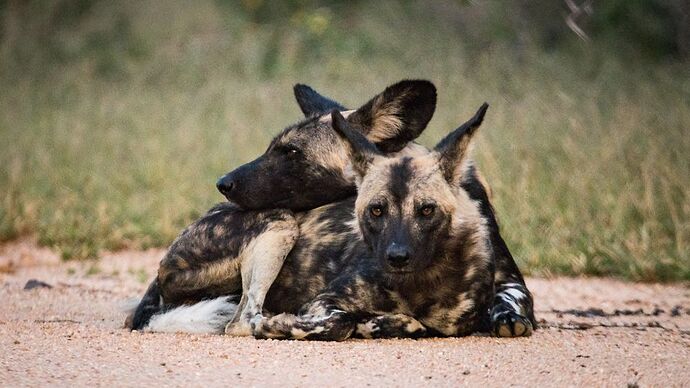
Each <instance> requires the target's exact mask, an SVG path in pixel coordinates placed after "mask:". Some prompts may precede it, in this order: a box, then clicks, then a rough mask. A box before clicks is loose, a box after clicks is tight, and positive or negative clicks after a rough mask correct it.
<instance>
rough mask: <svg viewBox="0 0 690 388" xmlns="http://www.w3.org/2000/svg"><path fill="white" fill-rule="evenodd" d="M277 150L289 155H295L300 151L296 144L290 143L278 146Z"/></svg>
mask: <svg viewBox="0 0 690 388" xmlns="http://www.w3.org/2000/svg"><path fill="white" fill-rule="evenodd" d="M277 149H278V151H280V152H281V153H283V154H286V155H290V156H296V155H299V154H301V153H302V150H300V149H299V148H297V147H296V146H294V145H292V144H286V145H283V146H280V147H277Z"/></svg>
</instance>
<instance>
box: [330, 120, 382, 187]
mask: <svg viewBox="0 0 690 388" xmlns="http://www.w3.org/2000/svg"><path fill="white" fill-rule="evenodd" d="M331 122H332V123H333V129H334V130H335V132H336V133H337V134H338V136H340V138H341V139H343V140H344V142H345V144H346V145H347V149H348V154H349V156H350V161H351V163H352V169H353V170H354V171H355V173H356V174H357V176H358V177H359V178H360V179H361V178H363V177H364V175H366V173H367V170H368V169H369V166H370V165H371V163H372V162H373V160H374V158H375V157H376V156H379V155H381V152H380V151H379V150H378V148H376V146H375V145H374V143H372V142H370V141H369V140H368V139H367V138H366V137H364V135H363V134H361V133H360V132H359V131H358V130H356V129H353V128H352V127H351V126H350V124H349V123H348V122H347V120H345V118H344V117H343V115H342V114H340V112H338V111H337V110H334V111H333V112H331Z"/></svg>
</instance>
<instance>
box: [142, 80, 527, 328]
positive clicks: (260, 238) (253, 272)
mask: <svg viewBox="0 0 690 388" xmlns="http://www.w3.org/2000/svg"><path fill="white" fill-rule="evenodd" d="M295 96H296V98H297V101H298V103H299V105H300V108H301V109H302V111H303V112H304V113H305V115H306V116H307V117H308V119H307V120H306V121H304V122H302V123H300V124H298V125H296V126H293V127H290V128H288V129H286V130H285V131H283V132H282V133H281V134H279V135H278V136H277V137H276V138H275V139H274V141H273V142H272V143H271V145H270V146H269V148H268V150H267V151H266V153H265V154H264V155H262V156H261V157H259V158H258V159H256V160H255V161H253V162H251V163H248V164H246V165H244V166H242V167H240V168H238V169H236V170H234V171H233V172H231V173H229V174H227V175H226V176H225V177H224V178H223V179H221V180H220V181H219V183H218V187H219V190H220V191H221V192H223V193H224V195H225V196H226V197H227V198H228V199H229V200H230V201H232V202H234V203H237V204H239V205H241V206H242V208H244V209H261V208H270V207H278V206H283V207H287V208H289V209H292V210H304V209H310V208H314V207H316V206H319V205H323V204H326V203H329V202H334V201H337V200H339V199H345V198H348V197H350V199H349V200H346V201H343V202H340V203H334V204H332V205H330V206H325V207H323V208H318V209H315V210H312V211H307V212H302V213H297V217H296V219H295V217H293V215H292V213H291V212H289V211H285V210H263V211H257V210H254V211H248V210H242V209H240V208H238V207H237V206H235V205H232V204H221V205H219V206H218V207H216V208H214V209H212V210H211V211H210V212H209V213H208V214H207V215H206V216H204V217H202V219H200V220H199V221H197V222H196V223H195V224H193V225H192V226H190V227H189V228H188V229H187V230H185V231H184V232H183V233H182V234H181V236H180V237H179V238H178V239H177V240H176V241H175V243H173V245H172V247H171V249H170V251H169V252H168V254H167V255H166V257H165V258H164V259H163V261H162V262H161V267H160V270H159V276H158V277H157V279H156V280H155V281H154V283H152V285H151V287H150V288H149V290H148V291H147V293H146V295H145V297H144V299H143V300H142V303H141V305H140V306H139V308H138V310H137V314H136V315H135V317H134V318H135V319H134V324H133V327H134V328H137V329H140V328H143V327H144V326H146V325H147V323H148V322H149V319H150V318H151V316H152V315H153V314H156V313H160V312H162V311H164V310H166V309H168V308H169V307H174V306H177V305H180V304H190V303H193V302H196V301H198V300H202V299H209V298H214V297H216V296H219V295H228V294H238V293H240V292H241V289H242V288H243V289H244V290H245V292H243V300H242V303H241V306H240V308H239V310H242V311H244V314H241V313H239V312H238V313H236V314H235V317H234V319H233V321H235V322H237V321H240V323H242V325H240V326H241V327H240V330H239V332H240V333H245V334H246V330H247V323H248V321H249V320H250V319H251V318H252V317H254V316H255V315H256V314H259V313H260V311H261V309H260V305H261V302H262V301H263V295H265V294H266V291H267V290H268V287H271V283H272V282H273V279H274V278H275V276H276V274H277V273H278V271H280V270H281V266H282V265H283V258H284V255H285V254H287V252H288V251H290V248H292V245H291V241H294V239H295V238H296V235H297V230H296V228H295V226H296V225H298V224H299V225H301V227H299V229H300V234H299V240H298V241H297V242H296V245H295V249H294V250H293V251H292V253H291V254H290V258H293V259H290V258H289V259H288V262H287V263H293V264H294V263H299V262H301V261H306V262H309V263H311V264H310V265H311V266H312V267H313V268H317V267H318V266H319V265H321V260H322V258H324V257H330V256H332V255H342V254H343V252H344V251H346V250H347V249H350V247H349V244H351V243H352V242H351V241H350V239H352V238H354V237H353V235H352V234H351V232H352V229H351V228H349V227H347V226H346V225H344V224H343V220H345V219H350V218H351V214H352V208H353V205H354V204H353V202H354V199H353V198H352V195H353V194H354V192H355V185H354V179H353V177H351V176H350V175H351V174H349V173H348V170H350V167H349V166H348V164H349V161H348V158H347V154H346V152H345V148H343V146H342V143H341V142H340V140H338V138H337V136H335V134H334V133H333V132H332V129H330V123H329V119H330V117H329V115H326V114H325V113H327V112H329V111H330V110H332V109H337V110H340V111H344V110H345V108H343V107H342V106H341V105H340V104H338V103H336V102H334V101H332V100H330V99H328V98H325V97H323V96H321V95H319V94H318V93H316V92H315V91H313V90H312V89H311V88H309V87H307V86H304V85H297V86H296V87H295ZM435 102H436V99H435V88H434V87H433V85H431V84H430V83H428V82H424V81H403V82H400V83H398V84H396V85H393V86H391V87H389V88H387V89H386V91H384V92H383V93H381V94H380V95H378V96H377V97H375V98H374V99H372V100H371V101H369V103H367V104H365V105H364V106H363V107H362V108H360V109H358V110H357V111H355V112H354V113H352V114H351V115H350V116H348V122H350V124H351V125H352V126H353V127H354V128H356V129H358V130H360V131H362V132H363V133H365V134H367V136H368V137H369V139H371V140H373V141H375V142H376V144H377V147H378V148H379V149H380V150H382V151H384V152H396V151H400V150H401V149H402V148H403V147H406V145H407V147H406V150H405V151H403V152H408V151H410V150H413V149H415V148H416V147H418V146H415V145H408V143H409V142H410V141H411V140H413V139H414V138H416V137H417V136H418V135H419V134H420V133H421V131H422V130H423V129H424V128H425V126H426V124H427V123H428V121H429V119H430V118H431V115H432V114H433V110H434V108H435ZM461 185H462V187H463V188H464V189H465V190H466V191H467V192H468V193H469V195H470V197H471V198H472V199H473V200H476V201H478V203H479V206H480V209H481V212H482V215H483V216H484V217H485V218H486V219H487V220H488V223H489V225H488V228H489V231H490V235H491V243H492V246H493V252H494V254H495V255H496V263H497V272H496V288H497V290H498V291H501V290H505V291H504V292H503V293H498V294H497V295H496V297H495V301H494V303H493V310H492V316H493V321H492V323H493V327H492V330H493V331H494V332H495V333H496V334H497V335H502V336H519V335H529V334H530V333H531V327H532V323H533V315H532V302H531V296H530V295H529V292H528V291H527V289H526V287H525V286H524V281H523V279H522V276H521V275H520V272H519V270H518V268H517V266H516V265H515V263H514V261H513V259H512V256H511V255H510V252H509V251H508V249H507V247H506V246H505V243H504V242H503V240H502V238H501V236H500V234H499V230H498V225H497V223H496V220H495V217H494V215H493V210H492V208H491V205H490V203H489V200H488V197H487V195H486V190H485V189H484V187H483V186H482V184H481V183H480V180H479V178H478V175H477V172H476V171H475V170H474V168H472V167H470V168H469V170H468V172H467V174H466V179H465V180H464V181H463V182H462V183H461ZM323 242H325V244H321V243H323ZM267 248H270V249H272V251H271V252H264V251H263V249H267ZM271 255H273V257H274V260H266V259H267V257H270V256H271ZM252 263H256V264H252ZM261 266H263V267H261ZM240 267H241V269H240ZM308 267H309V265H305V268H307V269H306V270H305V269H304V268H303V269H302V270H299V266H298V267H291V266H289V265H286V266H285V267H283V268H282V272H281V276H280V278H279V279H282V281H277V282H276V283H275V284H273V286H272V288H271V292H270V294H269V296H268V299H266V308H267V309H268V310H269V311H274V312H282V311H293V312H296V311H297V310H298V309H299V307H300V306H301V304H302V303H304V302H306V301H308V300H309V299H310V298H309V296H308V295H307V296H304V297H297V296H296V295H295V293H294V292H293V290H294V287H296V286H298V285H303V286H304V287H307V288H309V289H310V290H311V292H312V293H316V292H318V291H319V290H320V289H321V288H323V286H324V285H325V282H326V280H327V279H322V278H319V279H308V278H307V276H308V273H309V272H310V271H309V270H308ZM240 270H241V271H242V276H241V279H242V280H241V283H242V284H240V279H239V278H240V276H239V273H240ZM330 271H331V273H329V274H328V276H327V277H328V278H331V277H332V276H335V275H337V274H338V273H339V272H340V271H341V269H340V268H331V269H330ZM307 280H308V281H307ZM250 291H251V292H250ZM313 295H315V294H313ZM313 295H312V296H313ZM218 303H221V302H218ZM232 306H234V305H232V304H229V303H225V304H220V305H219V304H216V305H213V304H211V303H210V302H205V304H202V305H201V307H203V308H206V309H209V310H213V312H214V314H216V315H213V316H215V317H216V318H219V319H220V320H221V321H222V320H223V319H225V320H227V317H222V316H221V317H218V314H217V313H220V312H223V311H225V310H227V312H226V313H228V314H229V313H232V312H233V311H232V309H231V307H232ZM198 313H199V314H203V312H198ZM159 317H160V318H162V317H163V316H161V315H159V316H157V318H159ZM152 323H153V322H152ZM216 323H217V320H215V321H213V322H209V325H210V326H208V325H207V326H206V327H204V326H203V325H201V327H199V325H198V322H197V324H195V326H194V329H193V330H203V331H205V330H212V329H213V328H215V327H216V326H214V324H216ZM166 324H168V322H164V321H163V320H161V319H158V320H157V324H156V325H154V324H152V325H150V327H151V328H153V329H157V330H165V329H168V330H182V331H190V330H192V329H191V328H190V327H180V326H169V327H165V326H166ZM229 326H230V331H231V332H232V331H234V332H235V333H238V331H237V330H233V329H232V326H234V325H229ZM243 330H244V332H243Z"/></svg>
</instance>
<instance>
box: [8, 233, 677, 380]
mask: <svg viewBox="0 0 690 388" xmlns="http://www.w3.org/2000/svg"><path fill="white" fill-rule="evenodd" d="M162 253H163V252H162V251H159V250H151V251H145V252H119V253H116V254H108V255H106V256H105V257H104V258H103V260H101V261H100V262H99V263H98V264H97V265H96V264H93V263H71V262H70V263H61V262H60V261H59V259H58V258H57V257H56V255H54V254H53V253H51V252H50V251H49V250H46V249H41V248H37V247H36V246H35V245H34V244H32V243H31V242H30V241H20V242H17V243H12V244H8V245H5V246H2V247H0V346H1V347H2V351H1V352H0V386H38V385H41V386H43V385H46V384H49V385H59V386H74V385H78V386H84V385H98V386H108V385H109V386H113V385H114V386H142V385H144V386H146V385H148V386H151V385H152V384H156V385H157V384H161V383H163V384H166V385H173V386H204V387H205V386H229V385H237V386H281V387H292V386H328V387H339V386H343V387H344V386H423V385H429V386H431V385H433V386H441V387H443V386H458V385H468V386H478V385H485V386H486V385H487V384H488V385H489V386H507V385H517V386H535V385H536V386H564V385H566V386H572V385H581V386H583V385H586V386H618V387H620V386H626V385H628V386H630V385H632V386H634V385H635V384H637V385H639V386H663V387H668V386H690V289H689V288H688V287H687V285H655V284H651V285H650V284H646V285H641V284H630V283H623V282H619V281H615V280H608V279H549V280H545V279H528V285H529V287H530V289H531V290H532V291H533V292H534V294H535V299H536V310H537V314H538V319H540V320H541V321H542V326H543V328H542V329H541V330H538V331H537V332H536V333H535V334H534V335H533V336H532V337H530V338H525V339H496V338H491V337H482V336H473V337H468V338H453V339H425V340H417V341H414V340H351V341H346V342H343V343H316V342H293V341H271V340H254V339H251V338H229V337H224V336H193V335H182V334H178V335H168V334H165V335H164V334H143V333H137V332H134V333H130V332H128V331H126V330H124V329H122V322H123V320H124V316H123V315H122V313H121V312H120V311H119V310H118V305H119V303H121V302H122V301H124V300H126V299H127V298H131V297H136V296H138V295H141V294H142V292H143V291H144V289H145V287H146V284H145V282H147V281H148V279H150V277H151V276H152V275H153V273H154V272H155V269H156V266H157V262H158V260H159V259H160V258H161V257H162ZM31 279H37V280H41V281H44V282H46V283H48V284H50V285H52V288H40V287H39V288H34V289H31V290H24V286H25V285H26V283H27V281H29V280H31Z"/></svg>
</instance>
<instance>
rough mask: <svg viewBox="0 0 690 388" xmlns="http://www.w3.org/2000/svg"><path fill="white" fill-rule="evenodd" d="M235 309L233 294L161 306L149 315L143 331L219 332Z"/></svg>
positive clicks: (230, 318) (235, 302) (235, 299)
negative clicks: (171, 306) (181, 304)
mask: <svg viewBox="0 0 690 388" xmlns="http://www.w3.org/2000/svg"><path fill="white" fill-rule="evenodd" d="M236 310H237V298H236V297H235V296H221V297H218V298H215V299H208V300H202V301H201V302H198V303H195V304H193V305H189V306H178V307H174V308H163V309H162V311H160V312H159V313H156V314H154V315H153V316H152V317H150V320H149V321H148V324H147V325H145V326H144V327H143V330H144V331H153V332H163V333H192V334H205V333H208V334H220V333H223V332H224V331H225V325H226V324H227V323H228V322H230V320H232V317H233V316H234V315H235V311H236Z"/></svg>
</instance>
